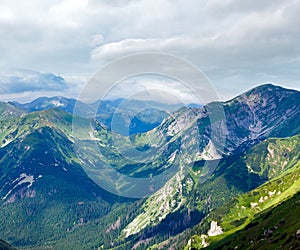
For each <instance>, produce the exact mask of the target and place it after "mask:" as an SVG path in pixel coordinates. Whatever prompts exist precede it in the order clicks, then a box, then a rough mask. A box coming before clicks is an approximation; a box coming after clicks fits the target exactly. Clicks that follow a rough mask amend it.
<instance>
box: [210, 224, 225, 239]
mask: <svg viewBox="0 0 300 250" xmlns="http://www.w3.org/2000/svg"><path fill="white" fill-rule="evenodd" d="M222 233H223V230H222V228H221V227H220V226H218V222H216V221H212V222H211V224H210V229H209V230H208V232H207V234H208V236H216V235H220V234H222Z"/></svg>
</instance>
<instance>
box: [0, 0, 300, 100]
mask: <svg viewBox="0 0 300 250" xmlns="http://www.w3.org/2000/svg"><path fill="white" fill-rule="evenodd" d="M299 13H300V1H298V0H286V1H282V0H281V1H279V0H272V1H271V0H265V1H264V0H262V1H259V2H257V1H250V0H243V1H240V0H224V1H217V0H204V1H202V0H156V1H150V0H119V1H110V0H92V1H88V0H64V1H53V0H51V1H47V0H45V1H38V0H28V1H17V0H2V1H1V7H0V36H1V39H0V53H1V57H0V67H1V69H2V70H0V84H1V86H0V91H1V93H0V99H2V100H7V99H18V100H27V99H32V98H34V97H36V96H40V95H48V96H51V95H55V94H61V95H66V96H73V97H76V95H78V93H79V92H80V89H81V88H82V87H83V86H84V82H85V81H86V80H87V79H88V78H89V77H90V76H91V75H92V74H93V73H94V72H95V71H97V70H98V69H99V68H101V67H102V66H103V65H105V64H107V63H108V62H110V61H111V60H114V59H117V58H119V57H121V56H126V55H130V54H133V53H138V52H152V51H153V52H154V51H155V52H157V51H158V52H165V53H170V54H173V55H176V56H180V57H182V58H184V59H186V60H188V61H190V62H191V63H193V64H194V65H196V66H197V67H198V68H199V69H200V70H202V71H203V72H204V73H205V74H206V75H207V77H208V78H209V79H210V80H211V82H212V83H213V85H214V86H215V88H216V90H217V91H218V93H219V96H220V97H221V98H222V99H228V98H231V97H233V96H234V95H237V94H239V93H241V92H243V91H245V90H247V89H249V88H251V87H253V86H256V85H258V84H262V83H266V82H272V83H274V84H277V85H282V86H286V87H289V88H296V89H299V86H300V84H299V82H300V81H299V80H300V46H299V44H300V25H299V23H300V15H299ZM6 68H13V69H14V70H8V71H7V70H3V69H6ZM16 69H18V70H16ZM19 69H25V70H23V71H22V76H21V75H20V70H19ZM27 70H28V71H27ZM7 72H9V73H10V74H9V75H8V73H7ZM16 72H17V73H16ZM26 72H27V73H26ZM28 72H31V73H28ZM33 72H36V73H33ZM39 72H42V73H39ZM47 73H53V74H55V75H58V76H62V77H63V78H64V79H65V81H63V82H60V83H61V84H58V85H57V86H56V84H57V83H52V84H49V83H46V82H45V75H46V76H47ZM14 74H17V75H18V77H19V78H14V77H15V75H14ZM48 76H49V75H48ZM30 77H31V78H32V79H33V80H30V81H27V82H26V81H25V80H24V79H30ZM39 77H40V78H39ZM16 79H17V80H19V84H18V81H14V80H16ZM20 79H21V80H20ZM39 80H40V83H39ZM20 81H21V82H20ZM24 81H25V83H26V86H23V87H24V88H23V87H20V84H22V83H24ZM38 84H40V86H37V85H38ZM147 84H148V85H147ZM147 84H144V85H145V86H144V87H145V88H147V87H151V82H149V83H147ZM182 91H183V92H184V90H182ZM183 94H184V93H183Z"/></svg>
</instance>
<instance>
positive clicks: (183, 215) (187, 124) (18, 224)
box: [0, 84, 300, 249]
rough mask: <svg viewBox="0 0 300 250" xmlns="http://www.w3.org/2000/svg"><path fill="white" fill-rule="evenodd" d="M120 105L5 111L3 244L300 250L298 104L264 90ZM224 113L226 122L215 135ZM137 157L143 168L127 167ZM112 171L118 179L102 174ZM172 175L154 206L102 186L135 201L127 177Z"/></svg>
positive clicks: (295, 98)
mask: <svg viewBox="0 0 300 250" xmlns="http://www.w3.org/2000/svg"><path fill="white" fill-rule="evenodd" d="M123 101H124V100H122V99H119V100H115V101H102V102H100V103H99V102H97V103H94V104H92V105H87V104H85V103H82V102H77V104H76V100H74V99H68V98H64V97H53V98H46V97H42V98H38V99H36V100H34V101H32V102H31V103H27V104H20V103H17V102H10V103H0V187H1V189H0V197H1V201H0V206H1V209H0V235H1V238H2V239H4V240H6V241H8V242H10V243H11V244H12V245H13V246H16V247H20V248H30V249H49V248H52V249H97V248H98V249H201V248H204V247H209V248H210V249H220V248H222V249H234V248H238V249H245V247H246V244H247V246H250V248H249V249H254V248H255V249H268V248H270V249H271V248H273V249H275V248H279V247H280V248H282V249H288V248H292V249H297V247H299V246H300V241H299V237H300V236H299V235H298V234H300V231H299V232H298V229H299V230H300V221H299V220H297V218H298V217H299V216H298V215H300V214H299V209H298V207H299V206H298V205H299V191H300V183H299V180H300V178H299V177H300V176H299V175H300V172H299V171H300V165H299V158H300V141H299V139H300V137H299V134H300V92H298V91H295V90H289V89H284V88H282V87H278V86H274V85H271V84H267V85H262V86H259V87H256V88H254V89H252V90H249V91H247V92H246V93H243V94H241V95H239V96H238V97H236V98H233V99H232V100H229V101H226V102H219V103H209V104H207V105H206V106H203V107H202V106H200V107H198V106H196V107H195V106H190V107H185V106H177V105H167V106H166V105H163V104H161V103H154V102H151V103H150V102H144V101H139V100H133V101H132V102H131V103H130V105H128V106H126V109H125V108H120V109H118V107H119V106H120V104H121V103H122V102H123ZM75 104H76V105H79V108H76V110H77V112H78V113H76V114H75V116H73V112H74V107H75ZM162 105H163V107H162ZM217 106H221V107H222V110H224V114H225V116H224V118H225V119H220V120H218V121H213V122H214V123H212V121H211V120H210V117H211V115H212V113H213V112H217V111H218V109H217V108H216V107H217ZM162 108H164V110H168V112H169V113H170V114H168V113H167V112H162V111H161V109H162ZM138 110H145V111H144V112H142V113H139V112H138ZM90 114H96V116H91V115H90ZM75 117H76V119H78V120H79V123H78V124H79V126H78V127H77V128H76V129H75V130H74V127H73V122H74V119H75ZM118 117H122V119H120V120H118ZM220 117H221V118H222V116H220ZM113 119H117V120H116V121H113ZM114 122H116V123H118V124H121V126H120V127H114V126H113V124H114ZM85 124H89V126H88V127H89V128H90V127H92V129H93V130H92V131H90V130H87V129H86V128H87V126H85ZM90 125H91V126H90ZM126 126H127V127H129V132H128V129H127V131H125V129H126ZM114 128H115V129H114ZM116 128H117V129H116ZM213 130H216V131H223V132H222V133H221V132H220V133H218V132H217V133H213V132H212V131H213ZM116 132H118V133H116ZM128 134H129V136H127V135H128ZM224 136H225V141H224V142H223V141H222V140H223V138H224ZM114 140H116V141H117V142H118V144H117V145H118V146H119V148H116V145H115V144H113V142H114ZM223 143H224V145H223V146H220V145H222V144H223ZM93 145H96V146H97V150H99V152H101V154H99V153H97V152H96V151H95V147H94V146H93ZM78 147H79V149H80V151H78ZM132 147H133V148H134V149H135V150H136V151H137V152H142V153H143V154H142V159H140V158H139V156H138V155H133V156H132V157H133V158H132V159H128V158H126V157H124V154H125V155H126V154H129V153H130V151H129V149H130V148H132ZM214 163H216V164H214ZM105 164H109V166H111V167H112V168H113V169H114V170H115V171H117V172H118V173H120V174H121V177H118V178H115V177H112V176H110V175H105V174H103V173H102V172H101V170H97V169H96V168H95V166H102V165H105ZM174 166H176V168H175V171H174V172H172V175H170V176H168V177H169V178H168V179H166V181H165V182H164V183H162V185H161V186H159V187H157V189H154V191H153V194H151V195H150V196H149V197H144V198H140V199H133V198H125V197H122V196H118V195H117V194H112V193H109V192H108V191H106V190H105V189H104V188H103V187H104V186H105V185H102V184H103V183H101V182H102V181H103V182H104V181H105V182H107V183H111V185H113V186H116V188H117V189H118V190H120V193H129V192H130V190H131V188H132V187H131V186H130V185H129V184H128V183H127V182H126V179H124V178H122V176H128V177H133V178H153V177H155V176H159V175H161V174H162V173H164V172H165V171H168V170H170V169H172V168H173V167H174ZM102 174H103V175H104V176H105V179H103V178H100V177H99V176H100V175H102ZM97 184H98V185H97ZM147 188H148V187H147ZM149 188H150V187H149ZM151 188H152V187H151ZM292 207H294V209H293V213H291V212H290V211H291V210H292ZM282 211H285V212H284V213H283V212H282ZM247 232H249V233H247Z"/></svg>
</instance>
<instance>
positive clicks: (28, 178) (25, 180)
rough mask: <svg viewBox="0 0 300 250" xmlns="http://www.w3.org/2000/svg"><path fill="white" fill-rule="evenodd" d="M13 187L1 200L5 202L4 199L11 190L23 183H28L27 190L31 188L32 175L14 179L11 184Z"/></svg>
mask: <svg viewBox="0 0 300 250" xmlns="http://www.w3.org/2000/svg"><path fill="white" fill-rule="evenodd" d="M14 183H16V184H15V185H14V187H13V188H12V189H11V190H9V191H8V193H7V194H6V195H5V196H4V197H3V198H2V200H6V198H7V197H8V196H9V195H10V194H11V193H12V192H13V190H14V189H15V188H16V187H17V186H20V185H22V184H23V183H29V184H28V185H27V188H30V187H31V186H32V184H33V183H34V176H33V175H27V174H25V173H22V174H20V176H19V177H18V178H17V179H15V180H14V181H13V182H12V184H14Z"/></svg>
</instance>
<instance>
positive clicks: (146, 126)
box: [10, 96, 199, 135]
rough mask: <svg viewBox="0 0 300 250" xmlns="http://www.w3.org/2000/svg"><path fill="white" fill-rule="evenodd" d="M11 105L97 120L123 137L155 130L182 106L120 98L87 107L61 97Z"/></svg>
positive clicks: (81, 103) (87, 105)
mask: <svg viewBox="0 0 300 250" xmlns="http://www.w3.org/2000/svg"><path fill="white" fill-rule="evenodd" d="M10 105H12V106H15V107H17V108H19V109H21V110H24V111H27V112H34V111H41V110H46V109H52V108H59V109H61V110H63V111H66V112H68V113H70V114H73V113H74V114H75V115H78V116H81V117H85V118H93V117H96V119H97V120H99V121H100V122H102V123H103V124H104V125H105V126H107V127H108V128H109V129H112V130H113V131H115V132H118V133H120V134H122V135H128V134H129V135H131V134H136V133H143V132H147V131H149V130H151V129H153V128H155V127H157V126H158V125H159V124H160V123H161V122H162V121H163V119H165V118H167V117H168V116H169V114H170V113H172V112H173V111H175V110H176V109H178V108H179V107H181V106H182V105H181V104H167V103H160V102H155V101H142V100H134V99H132V100H127V99H122V98H119V99H116V100H101V101H97V102H94V103H92V104H86V103H83V102H81V101H79V100H76V99H73V98H65V97H62V96H54V97H40V98H37V99H35V100H33V101H31V102H29V103H24V104H21V103H18V102H10ZM193 106H196V105H195V104H194V105H193ZM198 106H199V105H198Z"/></svg>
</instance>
